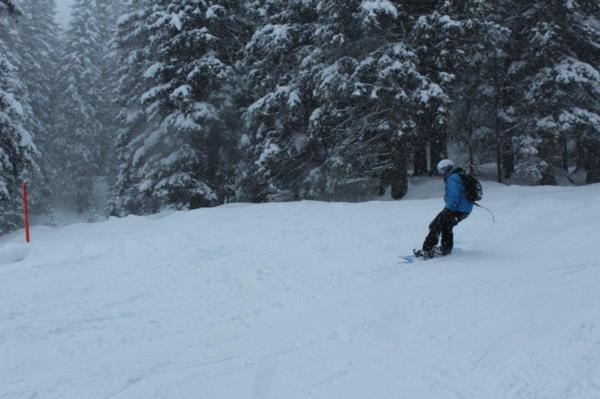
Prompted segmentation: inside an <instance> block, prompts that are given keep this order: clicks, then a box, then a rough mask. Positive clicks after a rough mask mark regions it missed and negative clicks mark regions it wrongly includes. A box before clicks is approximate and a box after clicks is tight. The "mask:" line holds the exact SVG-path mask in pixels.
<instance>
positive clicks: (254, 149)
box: [236, 0, 318, 202]
mask: <svg viewBox="0 0 600 399" xmlns="http://www.w3.org/2000/svg"><path fill="white" fill-rule="evenodd" d="M288 3H289V4H288ZM314 6H315V5H314V4H312V2H301V1H291V2H282V1H280V2H272V1H268V0H264V1H255V2H248V8H249V15H250V17H251V18H252V20H253V22H254V24H255V25H256V28H255V30H254V34H253V36H252V38H251V39H250V40H249V41H248V43H247V44H246V45H245V48H244V56H243V60H242V63H241V65H242V71H243V74H244V77H245V78H244V79H243V82H244V83H245V86H244V88H245V92H246V95H247V98H248V101H249V104H248V106H247V107H246V110H245V113H244V129H243V134H242V137H241V140H240V147H241V156H242V158H241V162H240V165H239V172H238V174H237V175H238V178H237V182H236V198H237V199H238V200H242V201H255V202H262V201H273V200H287V199H293V198H298V197H299V196H300V194H299V187H298V186H299V184H300V183H301V182H302V180H303V179H304V175H305V174H306V170H307V167H306V165H305V163H306V158H307V157H310V156H311V155H310V152H309V151H310V150H309V148H310V149H313V150H316V148H315V146H314V144H311V145H310V146H309V145H308V144H309V143H308V141H309V139H308V138H307V135H306V129H307V125H308V123H309V119H310V112H311V111H310V110H304V109H303V104H302V102H301V100H300V95H299V90H300V88H299V68H300V64H301V62H302V59H303V58H304V57H306V56H307V55H308V54H310V51H311V48H312V46H311V45H312V41H313V40H312V39H313V38H312V37H311V31H313V30H314V29H317V28H318V27H317V26H316V19H317V10H316V9H315V8H314ZM307 150H309V151H307Z"/></svg>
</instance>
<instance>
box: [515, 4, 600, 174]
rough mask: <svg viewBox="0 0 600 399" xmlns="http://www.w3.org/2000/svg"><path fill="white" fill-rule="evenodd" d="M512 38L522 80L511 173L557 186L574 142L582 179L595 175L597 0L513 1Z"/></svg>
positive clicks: (598, 137) (599, 97)
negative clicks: (514, 169) (519, 123)
mask: <svg viewBox="0 0 600 399" xmlns="http://www.w3.org/2000/svg"><path fill="white" fill-rule="evenodd" d="M515 3H516V4H517V5H518V9H519V10H520V11H521V12H520V14H519V15H518V16H517V18H516V19H515V20H514V27H513V29H514V30H515V32H517V33H516V35H515V36H516V40H517V41H518V42H519V43H520V44H521V48H523V49H524V51H523V52H522V53H521V54H520V57H519V58H517V59H515V60H514V63H513V65H512V67H511V76H512V77H513V79H516V80H517V81H518V82H520V90H519V92H518V94H519V101H518V103H517V105H518V107H517V118H518V119H520V120H521V121H522V124H523V128H522V129H521V132H522V133H521V134H519V135H518V136H516V137H515V139H516V141H515V146H516V147H517V148H519V151H518V158H517V172H519V173H520V174H521V175H525V176H528V177H530V178H532V179H533V180H534V181H536V182H540V183H543V184H555V183H556V173H557V171H558V170H559V169H561V168H563V169H566V168H567V167H568V166H569V164H570V162H569V154H568V150H567V145H568V143H569V141H575V142H576V143H577V152H578V159H577V162H578V166H579V167H581V168H584V169H586V170H587V172H588V177H587V180H588V183H591V182H597V181H600V160H599V157H598V156H597V154H598V152H599V150H600V146H599V144H600V123H599V122H600V72H599V71H598V69H597V60H598V59H600V49H599V48H598V42H599V41H600V24H599V23H598V21H599V20H600V4H598V2H597V1H586V0H578V1H564V0H560V1H559V0H553V1H534V2H529V1H528V2H525V1H516V2H515Z"/></svg>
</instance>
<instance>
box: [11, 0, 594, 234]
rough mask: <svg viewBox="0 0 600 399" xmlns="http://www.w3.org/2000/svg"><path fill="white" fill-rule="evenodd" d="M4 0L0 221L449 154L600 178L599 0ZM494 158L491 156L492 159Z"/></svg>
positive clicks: (398, 192)
mask: <svg viewBox="0 0 600 399" xmlns="http://www.w3.org/2000/svg"><path fill="white" fill-rule="evenodd" d="M55 9H56V4H55V1H54V0H22V1H16V0H0V230H2V231H8V230H10V229H13V228H15V227H17V226H18V225H19V223H20V213H19V212H20V207H21V200H20V195H19V192H18V190H19V188H20V182H21V181H22V180H27V181H28V182H29V183H30V187H31V197H32V201H33V203H32V207H33V209H34V211H35V212H37V213H42V214H43V213H48V212H52V207H53V206H54V204H56V203H57V201H59V202H64V203H69V204H71V205H72V206H73V207H75V208H76V209H77V210H79V211H81V212H83V211H85V210H86V209H87V208H88V207H89V206H90V201H91V196H92V193H93V188H94V184H95V182H96V181H97V179H98V178H100V177H103V178H104V179H106V180H107V181H108V182H109V184H110V187H111V194H110V198H109V200H108V203H107V204H106V209H107V212H108V213H110V214H113V215H117V216H124V215H128V214H150V213H155V212H158V211H160V210H162V209H166V208H175V209H191V208H198V207H205V206H214V205H218V204H223V203H226V202H231V201H250V202H267V201H287V200H300V199H317V200H336V199H342V200H343V199H346V197H345V196H347V193H348V192H352V193H354V195H356V194H357V193H358V194H359V195H361V196H363V197H367V196H369V195H373V196H376V195H382V194H383V193H385V192H388V193H390V194H391V196H392V197H393V198H395V199H400V198H402V197H404V196H405V195H406V193H407V189H408V181H409V179H408V178H409V176H413V175H414V176H424V175H428V174H430V172H431V169H432V165H433V168H434V166H435V164H436V163H437V161H438V160H440V159H442V158H446V157H448V156H450V157H452V158H454V159H455V160H456V161H457V162H460V163H461V164H462V165H463V166H465V167H466V168H468V169H469V170H470V171H471V172H472V173H474V174H477V173H479V172H480V169H481V168H482V166H483V165H486V167H487V168H488V169H490V168H492V170H493V171H494V176H493V177H494V179H495V180H497V181H499V182H503V183H507V184H515V183H518V184H547V185H553V184H558V183H561V182H564V181H567V182H571V183H572V184H585V183H596V182H600V72H599V69H600V2H598V0H497V1H486V0H402V1H399V0H168V1H163V0H154V1H146V0H129V1H125V2H124V1H121V0H75V2H74V5H73V12H72V20H71V22H70V25H69V28H68V29H67V30H66V31H65V32H63V31H61V30H60V28H59V27H58V25H57V23H56V11H55ZM490 165H491V166H490Z"/></svg>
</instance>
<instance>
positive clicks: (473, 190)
mask: <svg viewBox="0 0 600 399" xmlns="http://www.w3.org/2000/svg"><path fill="white" fill-rule="evenodd" d="M458 175H459V176H460V178H461V179H462V182H463V186H464V187H465V196H466V197H467V200H469V202H470V203H472V204H474V203H475V202H477V201H481V199H482V198H483V188H482V187H481V183H480V182H479V180H477V179H476V178H475V177H473V175H471V174H469V173H467V172H465V171H464V170H462V169H460V170H459V171H458Z"/></svg>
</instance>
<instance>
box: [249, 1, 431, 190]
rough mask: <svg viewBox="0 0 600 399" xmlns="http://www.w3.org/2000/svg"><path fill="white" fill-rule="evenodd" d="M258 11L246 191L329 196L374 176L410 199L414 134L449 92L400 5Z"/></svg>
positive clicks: (303, 4) (334, 4) (325, 4)
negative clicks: (427, 65)
mask: <svg viewBox="0 0 600 399" xmlns="http://www.w3.org/2000/svg"><path fill="white" fill-rule="evenodd" d="M269 13H270V14H269ZM258 14H259V15H267V18H266V20H265V22H264V23H263V25H262V26H261V27H259V29H257V30H256V32H255V34H254V37H253V38H252V40H251V41H250V42H249V43H248V45H247V46H246V50H245V53H246V56H245V64H246V68H247V70H248V72H247V74H248V75H249V76H250V81H251V82H252V83H251V84H252V87H253V88H256V89H255V90H254V92H258V93H259V94H260V96H258V97H257V100H256V101H255V102H254V103H253V104H252V105H251V106H250V107H248V110H247V113H246V118H245V119H246V127H245V131H246V133H245V135H244V136H243V140H242V145H243V147H244V152H243V154H244V159H243V162H242V165H241V172H240V175H241V180H240V185H239V189H238V196H239V197H240V198H242V199H246V200H252V201H265V200H282V199H285V200H287V199H298V198H328V197H331V196H332V195H333V196H335V194H336V192H338V191H340V190H342V189H343V188H344V187H347V186H348V185H350V184H352V183H355V182H357V181H363V182H365V181H368V180H369V179H376V180H378V181H380V185H381V186H382V187H383V186H385V185H388V184H391V186H392V195H393V197H394V198H401V197H402V196H404V194H405V193H406V189H407V180H406V177H407V155H408V154H407V141H408V136H409V135H410V134H412V133H413V131H414V128H415V125H416V122H415V120H416V118H417V110H418V109H424V108H426V107H425V106H423V104H427V102H428V100H429V99H432V98H433V97H438V95H437V93H438V92H439V91H440V90H439V87H438V86H437V85H435V84H434V83H433V82H431V81H430V80H429V79H427V78H425V77H424V76H423V75H421V74H420V73H419V72H418V70H417V63H418V60H417V57H416V54H415V53H414V52H413V51H412V50H411V49H410V48H409V47H408V44H407V43H406V42H404V41H402V40H401V39H400V37H401V35H400V32H399V31H400V29H401V27H402V24H401V23H400V20H399V13H398V9H397V8H396V7H395V6H394V5H393V4H392V3H391V2H389V1H334V0H328V1H290V2H288V3H286V4H285V5H284V4H282V5H281V9H277V7H274V6H273V4H272V3H270V2H266V3H265V5H264V6H263V12H262V13H261V12H259V13H258ZM271 72H274V73H271ZM439 97H441V96H439ZM432 103H433V100H432ZM362 190H364V189H362Z"/></svg>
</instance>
